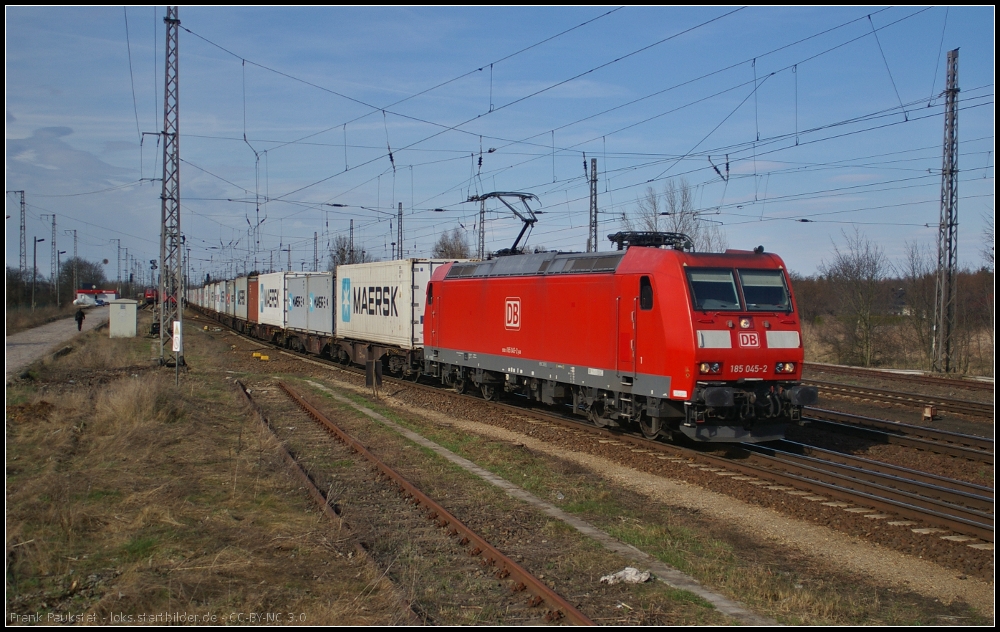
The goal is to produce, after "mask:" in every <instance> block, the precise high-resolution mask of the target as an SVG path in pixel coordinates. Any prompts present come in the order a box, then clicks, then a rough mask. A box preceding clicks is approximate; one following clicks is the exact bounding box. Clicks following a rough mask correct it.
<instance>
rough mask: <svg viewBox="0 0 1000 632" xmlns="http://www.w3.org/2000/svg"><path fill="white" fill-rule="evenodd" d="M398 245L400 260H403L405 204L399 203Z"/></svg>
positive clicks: (397, 220) (397, 250)
mask: <svg viewBox="0 0 1000 632" xmlns="http://www.w3.org/2000/svg"><path fill="white" fill-rule="evenodd" d="M396 243H397V244H398V248H397V249H396V252H398V253H399V258H400V259H402V258H403V203H402V202H400V203H399V212H398V213H397V214H396Z"/></svg>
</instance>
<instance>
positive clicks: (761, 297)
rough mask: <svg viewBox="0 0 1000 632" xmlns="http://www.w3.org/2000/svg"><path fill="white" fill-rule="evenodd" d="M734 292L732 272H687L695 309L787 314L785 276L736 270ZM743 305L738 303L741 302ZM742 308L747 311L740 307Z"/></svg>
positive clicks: (721, 270) (713, 270)
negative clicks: (737, 277) (738, 285)
mask: <svg viewBox="0 0 1000 632" xmlns="http://www.w3.org/2000/svg"><path fill="white" fill-rule="evenodd" d="M736 272H737V273H738V274H739V277H740V288H739V289H737V286H736V281H735V279H734V277H733V271H732V270H726V269H719V268H716V269H701V270H691V269H688V271H687V277H688V285H689V286H690V287H691V298H692V299H693V302H694V308H695V309H696V310H700V311H710V310H741V309H745V310H747V311H751V312H790V311H792V302H791V300H790V299H789V298H788V288H787V286H786V285H785V276H784V274H782V272H781V270H737V271H736ZM741 298H742V299H743V302H742V303H740V299H741ZM743 305H745V306H746V307H743Z"/></svg>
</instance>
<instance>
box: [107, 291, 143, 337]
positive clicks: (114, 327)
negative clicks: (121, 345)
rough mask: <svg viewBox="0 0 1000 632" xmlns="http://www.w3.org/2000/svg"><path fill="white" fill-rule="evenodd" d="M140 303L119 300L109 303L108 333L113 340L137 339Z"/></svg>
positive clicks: (123, 299) (125, 299)
mask: <svg viewBox="0 0 1000 632" xmlns="http://www.w3.org/2000/svg"><path fill="white" fill-rule="evenodd" d="M138 305H139V301H133V300H131V299H128V298H119V299H115V300H113V301H110V302H109V306H110V307H109V309H110V311H109V312H108V320H109V322H108V331H109V334H110V337H111V338H135V331H136V322H137V316H136V314H137V309H138Z"/></svg>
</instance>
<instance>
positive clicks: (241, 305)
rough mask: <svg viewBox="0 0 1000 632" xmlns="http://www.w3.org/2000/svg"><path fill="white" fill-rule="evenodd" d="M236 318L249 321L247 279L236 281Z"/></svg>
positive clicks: (242, 278)
mask: <svg viewBox="0 0 1000 632" xmlns="http://www.w3.org/2000/svg"><path fill="white" fill-rule="evenodd" d="M236 317H237V318H239V319H241V320H246V319H247V278H246V277H240V278H238V279H236Z"/></svg>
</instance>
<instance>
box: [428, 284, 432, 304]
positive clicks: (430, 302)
mask: <svg viewBox="0 0 1000 632" xmlns="http://www.w3.org/2000/svg"><path fill="white" fill-rule="evenodd" d="M427 304H428V305H433V304H434V284H433V283H428V284H427Z"/></svg>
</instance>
